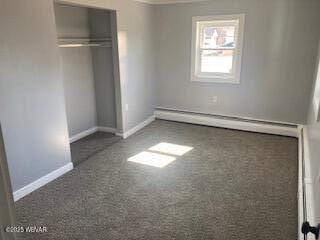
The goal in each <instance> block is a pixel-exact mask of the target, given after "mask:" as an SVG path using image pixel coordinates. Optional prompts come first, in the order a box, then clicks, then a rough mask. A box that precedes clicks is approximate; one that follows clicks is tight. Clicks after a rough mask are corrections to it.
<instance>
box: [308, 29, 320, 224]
mask: <svg viewBox="0 0 320 240" xmlns="http://www.w3.org/2000/svg"><path fill="white" fill-rule="evenodd" d="M319 28H320V23H319ZM318 54H319V57H320V44H319V51H318ZM318 66H319V67H320V65H318ZM315 79H316V71H314V80H315ZM314 85H315V81H314ZM307 131H308V137H309V139H308V142H309V150H310V166H311V167H310V169H311V178H312V183H313V184H312V186H313V194H314V196H313V197H314V206H315V220H316V221H317V222H318V223H320V204H319V203H320V157H319V156H320V122H318V121H316V118H315V114H314V110H313V106H312V97H311V98H310V107H309V118H308V124H307Z"/></svg>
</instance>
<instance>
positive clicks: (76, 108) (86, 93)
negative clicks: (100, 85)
mask: <svg viewBox="0 0 320 240" xmlns="http://www.w3.org/2000/svg"><path fill="white" fill-rule="evenodd" d="M55 15H56V25H57V32H58V36H59V37H65V38H68V37H74V38H79V37H83V38H88V37H90V30H89V23H88V22H89V20H88V10H87V9H86V8H80V7H73V6H67V5H61V4H55ZM60 53H61V65H62V70H63V78H64V94H65V101H66V112H67V120H68V130H69V137H71V136H73V135H76V134H78V133H81V132H83V131H85V130H88V129H90V128H93V127H95V126H96V125H97V114H96V97H95V86H94V85H95V83H94V77H93V68H92V53H91V49H90V48H89V47H74V48H60Z"/></svg>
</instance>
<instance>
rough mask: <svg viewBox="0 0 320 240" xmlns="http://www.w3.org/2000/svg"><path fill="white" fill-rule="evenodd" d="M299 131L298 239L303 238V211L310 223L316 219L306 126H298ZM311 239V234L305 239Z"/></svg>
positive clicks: (313, 223)
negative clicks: (304, 201)
mask: <svg viewBox="0 0 320 240" xmlns="http://www.w3.org/2000/svg"><path fill="white" fill-rule="evenodd" d="M299 132H300V134H299V177H298V239H299V240H302V239H304V238H303V234H302V233H301V226H302V223H303V221H304V213H305V214H306V218H307V221H308V222H309V223H310V225H312V226H316V225H317V224H318V221H317V219H315V215H314V213H315V208H314V201H313V182H312V176H311V165H310V150H309V136H308V129H307V127H306V126H300V127H299ZM303 161H304V164H303ZM303 172H304V179H303ZM303 185H304V189H305V200H306V209H304V204H303V197H304V196H303ZM313 239H314V237H313V236H312V237H311V235H308V237H307V240H313Z"/></svg>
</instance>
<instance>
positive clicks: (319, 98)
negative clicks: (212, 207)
mask: <svg viewBox="0 0 320 240" xmlns="http://www.w3.org/2000/svg"><path fill="white" fill-rule="evenodd" d="M315 77H316V80H315V88H314V93H313V101H312V102H313V110H314V114H315V119H316V121H319V120H320V48H319V51H318V61H317V68H316V73H315Z"/></svg>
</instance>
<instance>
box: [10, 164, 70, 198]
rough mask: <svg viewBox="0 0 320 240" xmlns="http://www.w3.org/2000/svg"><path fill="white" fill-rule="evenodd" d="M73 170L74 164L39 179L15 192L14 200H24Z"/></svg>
mask: <svg viewBox="0 0 320 240" xmlns="http://www.w3.org/2000/svg"><path fill="white" fill-rule="evenodd" d="M72 169H73V164H72V163H68V164H66V165H64V166H63V167H60V168H58V169H56V170H54V171H52V172H50V173H49V174H47V175H45V176H43V177H41V178H39V179H37V180H36V181H34V182H32V183H30V184H28V185H26V186H24V187H23V188H20V189H19V190H17V191H15V192H13V199H14V201H18V200H19V199H21V198H23V197H24V196H26V195H28V194H30V193H32V192H33V191H35V190H37V189H39V188H41V187H42V186H44V185H46V184H47V183H49V182H51V181H53V180H55V179H56V178H58V177H60V176H62V175H64V174H65V173H67V172H69V171H71V170H72Z"/></svg>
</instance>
